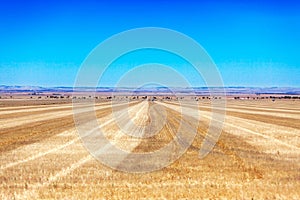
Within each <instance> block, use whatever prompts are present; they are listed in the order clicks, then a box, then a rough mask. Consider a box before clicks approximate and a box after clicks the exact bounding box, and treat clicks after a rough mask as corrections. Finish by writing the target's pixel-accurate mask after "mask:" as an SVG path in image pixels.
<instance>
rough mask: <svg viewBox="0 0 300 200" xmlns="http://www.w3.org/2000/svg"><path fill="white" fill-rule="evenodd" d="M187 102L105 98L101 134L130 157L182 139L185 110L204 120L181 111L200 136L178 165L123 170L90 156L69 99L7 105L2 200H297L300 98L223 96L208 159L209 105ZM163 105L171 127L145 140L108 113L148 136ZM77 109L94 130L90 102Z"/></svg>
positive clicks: (2, 114) (100, 106) (2, 129)
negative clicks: (222, 114)
mask: <svg viewBox="0 0 300 200" xmlns="http://www.w3.org/2000/svg"><path fill="white" fill-rule="evenodd" d="M124 98H125V97H124ZM191 101H195V100H194V99H192V98H186V99H185V100H184V101H183V103H182V104H180V103H179V102H178V101H176V100H172V99H171V100H170V99H168V100H166V99H162V98H160V99H156V100H155V101H152V100H151V101H149V99H141V98H139V99H132V100H130V101H129V103H128V104H127V103H124V102H123V103H122V102H121V101H120V103H119V104H113V105H112V104H111V101H110V100H107V99H106V100H99V101H96V107H95V109H96V116H97V120H98V123H99V126H100V127H101V129H102V130H103V131H104V132H105V134H106V135H105V136H106V137H107V138H108V139H109V140H110V141H111V142H112V143H113V144H114V145H116V146H117V147H118V148H122V149H124V150H126V151H129V152H151V151H155V150H158V149H160V148H162V147H163V146H164V145H166V144H167V143H168V142H170V141H171V140H172V139H173V138H174V137H176V130H177V129H178V127H179V123H180V121H181V120H182V115H181V111H180V110H181V108H182V107H187V108H189V109H192V110H199V113H200V122H199V119H195V118H194V117H193V115H192V114H190V113H183V114H184V115H186V119H188V121H187V122H185V124H187V125H186V126H192V127H196V128H197V130H198V131H197V134H196V137H195V139H194V141H193V143H192V145H191V146H190V147H189V148H188V150H187V151H186V152H185V153H184V154H183V156H182V157H180V159H178V160H176V161H175V162H174V163H173V164H171V165H169V166H167V167H166V168H164V169H162V170H159V171H155V172H149V173H126V172H121V171H117V170H113V169H111V168H109V167H107V166H105V165H103V164H101V163H100V162H99V161H97V160H96V159H95V158H94V157H93V156H91V155H90V154H89V152H88V151H87V150H86V149H85V147H84V146H83V144H82V142H81V139H80V137H79V135H78V132H77V130H76V127H75V124H74V119H73V111H72V102H71V100H66V99H64V100H61V99H55V100H49V99H48V100H45V99H42V100H39V99H26V100H20V99H19V100H15V99H10V98H7V99H2V100H1V101H0V105H1V107H0V152H1V154H0V198H1V199H204V198H207V199H219V198H225V199H251V198H253V199H300V123H299V120H300V100H298V99H296V100H293V99H276V100H275V101H272V100H271V99H252V98H250V99H233V98H231V99H227V107H226V120H225V122H224V124H223V131H222V134H221V136H220V138H219V140H218V142H217V144H216V145H215V147H214V148H213V150H212V152H210V154H208V155H207V156H206V157H205V158H204V159H199V150H200V148H201V145H202V142H203V139H204V138H205V136H206V133H207V129H208V127H209V124H210V123H211V103H210V100H209V99H204V98H203V99H202V98H199V99H198V103H199V106H191V103H190V102H191ZM159 108H164V114H166V123H165V124H163V126H162V129H161V130H160V131H159V133H157V134H156V135H154V136H152V137H149V138H146V139H142V138H134V137H132V136H128V135H126V134H124V133H122V130H120V128H119V126H118V125H117V123H116V115H113V113H112V111H114V112H118V113H119V115H118V116H119V117H120V118H121V117H122V113H128V114H129V116H130V117H131V120H132V121H133V122H134V123H135V124H136V125H137V126H140V127H141V130H142V131H144V134H147V131H148V130H147V129H145V128H144V129H143V127H146V126H147V125H148V124H149V123H151V120H155V122H153V124H154V125H155V126H159V125H160V124H159V123H160V122H163V120H160V119H161V118H162V111H161V109H159ZM81 112H82V113H81V114H82V116H85V115H86V116H87V118H86V120H83V121H82V124H81V125H82V126H84V125H86V124H87V123H89V119H88V114H89V113H88V112H87V111H86V110H85V108H84V105H83V106H82V109H81ZM83 119H84V117H83ZM124 123H126V122H124ZM198 123H199V124H198ZM198 125H199V126H198ZM184 128H185V127H184ZM183 130H186V131H188V130H189V129H188V127H186V129H183ZM134 164H136V163H133V165H134Z"/></svg>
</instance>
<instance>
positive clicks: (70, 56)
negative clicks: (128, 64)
mask: <svg viewBox="0 0 300 200" xmlns="http://www.w3.org/2000/svg"><path fill="white" fill-rule="evenodd" d="M149 26H151V27H165V28H170V29H174V30H177V31H180V32H182V33H184V34H186V35H188V36H190V37H192V38H194V39H195V40H196V41H197V42H199V43H200V44H201V45H202V46H203V47H204V48H205V49H206V51H207V52H208V53H209V54H210V56H211V57H212V58H213V60H214V61H215V63H216V64H217V66H218V68H219V70H220V72H221V74H222V76H223V80H224V83H225V85H226V86H261V87H269V86H293V87H300V78H299V77H300V53H299V52H300V3H298V2H297V1H290V0H286V1H271V0H270V1H263V0H262V1H258V0H253V1H243V2H242V1H221V0H220V1H207V2H204V1H196V0H194V1H174V0H173V1H166V0H163V1H158V0H152V1H126V3H125V1H114V0H110V1H109V0H108V1H90V0H86V1H64V2H62V1H47V2H46V1H30V0H28V1H16V0H2V1H1V3H0V85H2V84H5V85H41V86H72V85H73V83H74V79H75V77H76V73H77V70H78V69H79V67H80V64H81V63H82V62H83V60H84V59H85V57H86V56H87V55H88V53H89V52H90V51H91V50H92V49H93V48H94V47H96V46H97V45H98V44H99V43H100V42H101V41H103V40H105V39H107V38H108V37H110V36H112V35H114V34H116V33H119V32H121V31H125V30H128V29H132V28H138V27H149ZM162 56H163V55H162ZM177 67H180V66H177ZM116 70H117V69H116ZM113 74H114V73H112V74H111V77H112V78H116V77H113ZM187 74H190V75H187V76H190V77H188V78H189V79H193V78H195V77H193V74H192V73H187ZM103 84H104V85H105V84H107V85H109V84H111V83H110V82H109V80H108V81H107V82H104V83H103ZM195 86H198V85H195Z"/></svg>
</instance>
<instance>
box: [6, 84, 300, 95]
mask: <svg viewBox="0 0 300 200" xmlns="http://www.w3.org/2000/svg"><path fill="white" fill-rule="evenodd" d="M223 90H225V91H226V94H228V95H230V94H231V95H234V94H285V95H300V88H292V87H269V88H260V87H224V88H222V87H211V88H208V87H193V88H180V87H177V88H168V87H145V88H127V87H122V88H114V87H97V88H94V87H77V88H73V87H39V86H7V85H0V93H20V92H38V93H43V92H94V91H96V92H130V93H145V92H146V93H172V92H176V93H182V94H187V93H195V94H200V95H201V94H204V95H205V94H209V92H213V93H214V94H216V93H221V92H222V91H223Z"/></svg>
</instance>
